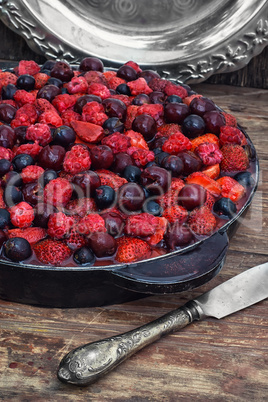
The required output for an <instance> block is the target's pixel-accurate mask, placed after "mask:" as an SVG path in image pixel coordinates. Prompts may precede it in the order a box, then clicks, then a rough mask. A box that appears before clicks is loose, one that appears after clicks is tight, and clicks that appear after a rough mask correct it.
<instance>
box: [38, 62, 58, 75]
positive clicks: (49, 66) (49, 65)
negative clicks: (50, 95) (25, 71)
mask: <svg viewBox="0 0 268 402" xmlns="http://www.w3.org/2000/svg"><path fill="white" fill-rule="evenodd" d="M55 64H56V60H46V61H45V62H44V64H43V65H42V67H41V73H43V72H44V70H48V71H51V70H52V68H53V67H54V66H55Z"/></svg>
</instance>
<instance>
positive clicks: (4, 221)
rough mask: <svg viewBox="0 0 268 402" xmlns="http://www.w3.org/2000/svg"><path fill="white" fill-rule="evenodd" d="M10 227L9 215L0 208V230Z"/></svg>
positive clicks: (5, 210)
mask: <svg viewBox="0 0 268 402" xmlns="http://www.w3.org/2000/svg"><path fill="white" fill-rule="evenodd" d="M9 225H10V213H9V212H8V210H7V209H5V208H0V229H5V228H6V227H7V226H9Z"/></svg>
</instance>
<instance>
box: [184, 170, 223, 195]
mask: <svg viewBox="0 0 268 402" xmlns="http://www.w3.org/2000/svg"><path fill="white" fill-rule="evenodd" d="M186 182H187V183H195V184H199V185H200V186H202V187H204V188H205V189H206V190H207V191H209V192H210V193H211V194H212V195H213V196H214V197H219V195H220V194H221V186H220V184H219V183H217V182H216V181H215V180H213V179H211V178H210V177H209V176H207V175H206V174H205V173H202V172H194V173H192V174H190V175H189V176H188V177H187V178H186Z"/></svg>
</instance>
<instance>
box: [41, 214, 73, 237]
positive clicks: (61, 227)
mask: <svg viewBox="0 0 268 402" xmlns="http://www.w3.org/2000/svg"><path fill="white" fill-rule="evenodd" d="M73 224H74V219H73V218H72V217H70V216H67V215H65V214H64V213H63V212H55V213H54V214H52V215H50V217H49V220H48V224H47V226H48V230H47V233H48V235H49V236H50V237H52V238H54V239H58V240H59V239H62V238H64V237H68V236H69V233H70V230H71V228H72V226H73Z"/></svg>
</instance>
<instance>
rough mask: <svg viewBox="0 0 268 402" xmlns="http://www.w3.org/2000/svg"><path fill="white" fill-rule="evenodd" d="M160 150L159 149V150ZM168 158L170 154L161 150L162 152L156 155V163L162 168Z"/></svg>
mask: <svg viewBox="0 0 268 402" xmlns="http://www.w3.org/2000/svg"><path fill="white" fill-rule="evenodd" d="M157 149H159V148H157ZM168 156H170V154H168V153H167V152H164V151H162V149H160V152H157V153H156V154H155V162H156V163H157V164H158V165H159V166H162V162H163V160H164V159H165V158H167V157H168Z"/></svg>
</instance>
